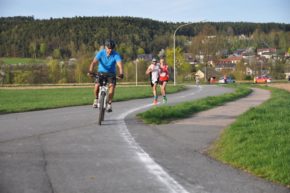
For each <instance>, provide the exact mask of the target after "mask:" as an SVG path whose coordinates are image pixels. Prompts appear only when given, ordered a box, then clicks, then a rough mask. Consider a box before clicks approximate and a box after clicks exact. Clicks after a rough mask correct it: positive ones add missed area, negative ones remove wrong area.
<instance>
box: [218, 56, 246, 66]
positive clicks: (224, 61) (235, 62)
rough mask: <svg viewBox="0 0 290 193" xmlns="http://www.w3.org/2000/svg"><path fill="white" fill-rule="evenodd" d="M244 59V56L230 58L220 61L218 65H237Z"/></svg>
mask: <svg viewBox="0 0 290 193" xmlns="http://www.w3.org/2000/svg"><path fill="white" fill-rule="evenodd" d="M242 59H243V57H242V56H229V57H228V58H225V59H220V60H219V61H218V64H232V63H233V64H237V63H239V62H240V61H241V60H242Z"/></svg>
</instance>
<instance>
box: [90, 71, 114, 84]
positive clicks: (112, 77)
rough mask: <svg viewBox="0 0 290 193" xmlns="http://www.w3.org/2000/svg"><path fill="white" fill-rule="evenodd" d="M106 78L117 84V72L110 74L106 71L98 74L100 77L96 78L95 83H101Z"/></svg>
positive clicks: (109, 81)
mask: <svg viewBox="0 0 290 193" xmlns="http://www.w3.org/2000/svg"><path fill="white" fill-rule="evenodd" d="M102 74H103V75H105V76H102ZM104 78H107V80H108V83H109V84H113V85H116V84H117V78H116V75H115V74H109V75H108V74H106V73H99V76H98V78H96V80H95V83H96V84H100V82H103V79H104Z"/></svg>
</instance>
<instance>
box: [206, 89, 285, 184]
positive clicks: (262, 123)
mask: <svg viewBox="0 0 290 193" xmlns="http://www.w3.org/2000/svg"><path fill="white" fill-rule="evenodd" d="M269 89H270V90H271V92H272V96H271V99H270V100H268V101H267V102H265V103H264V104H262V105H261V106H259V107H255V108H252V109H250V110H249V111H248V112H247V113H245V114H243V115H242V116H240V117H239V118H238V119H237V121H236V122H235V123H234V124H232V125H231V126H230V127H228V128H227V129H225V130H224V132H223V134H222V136H221V137H220V139H219V140H218V141H217V142H216V143H215V144H214V146H213V147H212V148H211V150H210V151H209V152H210V155H211V156H213V157H215V158H216V159H218V160H220V161H222V162H224V163H227V164H230V165H233V166H235V167H237V168H241V169H243V170H246V171H248V172H250V173H253V174H255V175H257V176H261V177H264V178H266V179H268V180H270V181H274V182H278V183H281V184H284V185H286V186H288V187H290V141H289V139H290V125H289V123H290V93H289V92H287V91H284V90H279V89H274V88H269Z"/></svg>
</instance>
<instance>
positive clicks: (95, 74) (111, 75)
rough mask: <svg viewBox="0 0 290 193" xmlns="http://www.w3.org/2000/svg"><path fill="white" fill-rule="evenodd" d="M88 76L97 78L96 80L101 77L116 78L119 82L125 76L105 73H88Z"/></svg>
mask: <svg viewBox="0 0 290 193" xmlns="http://www.w3.org/2000/svg"><path fill="white" fill-rule="evenodd" d="M88 76H91V77H95V78H98V77H100V76H102V77H116V78H117V79H119V80H120V79H123V78H124V74H120V75H118V76H116V74H113V73H103V72H98V73H94V72H88Z"/></svg>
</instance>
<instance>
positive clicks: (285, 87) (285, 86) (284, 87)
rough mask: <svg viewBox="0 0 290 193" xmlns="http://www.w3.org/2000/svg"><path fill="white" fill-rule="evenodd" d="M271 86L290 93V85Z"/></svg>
mask: <svg viewBox="0 0 290 193" xmlns="http://www.w3.org/2000/svg"><path fill="white" fill-rule="evenodd" d="M270 86H272V87H275V88H281V89H284V90H287V91H289V92H290V83H277V84H271V85H270Z"/></svg>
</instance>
